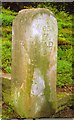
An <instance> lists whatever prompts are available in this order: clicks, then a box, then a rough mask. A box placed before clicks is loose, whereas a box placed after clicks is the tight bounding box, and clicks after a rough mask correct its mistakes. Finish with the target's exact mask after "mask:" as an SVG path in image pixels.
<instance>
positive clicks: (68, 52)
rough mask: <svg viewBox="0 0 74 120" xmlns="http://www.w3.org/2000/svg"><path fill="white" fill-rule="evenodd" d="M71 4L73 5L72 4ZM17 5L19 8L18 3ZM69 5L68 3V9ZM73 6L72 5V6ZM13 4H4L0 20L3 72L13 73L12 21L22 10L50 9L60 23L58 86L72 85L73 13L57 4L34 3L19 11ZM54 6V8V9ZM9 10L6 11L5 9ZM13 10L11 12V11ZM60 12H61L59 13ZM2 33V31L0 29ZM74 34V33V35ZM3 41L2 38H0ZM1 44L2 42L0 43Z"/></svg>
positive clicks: (62, 5)
mask: <svg viewBox="0 0 74 120" xmlns="http://www.w3.org/2000/svg"><path fill="white" fill-rule="evenodd" d="M70 4H71V3H70ZM15 5H17V6H19V4H18V3H15ZM68 5H69V4H67V3H66V7H67V6H68ZM71 5H72V4H71ZM12 6H13V5H12V3H9V4H8V5H7V4H6V3H3V7H2V13H1V14H0V19H2V33H1V34H0V36H2V65H1V66H0V68H1V67H2V70H3V71H4V72H7V73H11V61H12V57H11V47H12V21H13V19H14V18H15V16H16V15H17V12H16V11H18V10H19V9H21V8H23V7H24V8H28V9H29V8H32V7H34V8H36V7H37V8H38V7H39V8H40V7H42V8H48V9H50V10H51V11H53V13H54V14H55V16H56V18H57V21H58V61H57V85H58V86H59V87H62V86H64V85H71V84H72V83H73V81H72V78H71V76H72V44H73V36H72V27H73V26H72V13H71V11H68V9H66V11H65V5H64V4H60V3H59V6H61V8H60V10H58V9H59V8H58V7H57V5H56V4H55V3H53V4H51V3H38V4H37V3H36V4H35V3H34V4H33V3H32V4H29V5H26V4H24V6H23V4H22V7H19V9H18V10H16V9H14V8H13V7H12ZM53 6H54V7H53ZM4 7H5V8H7V9H5V8H4ZM16 8H17V7H16ZM10 9H11V10H10ZM59 11H60V12H59ZM0 32H1V29H0ZM73 34H74V33H73ZM0 40H1V37H0ZM0 43H1V42H0Z"/></svg>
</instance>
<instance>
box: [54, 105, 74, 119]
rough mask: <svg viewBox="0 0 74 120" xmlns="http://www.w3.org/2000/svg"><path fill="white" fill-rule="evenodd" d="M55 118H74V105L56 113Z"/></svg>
mask: <svg viewBox="0 0 74 120" xmlns="http://www.w3.org/2000/svg"><path fill="white" fill-rule="evenodd" d="M55 118H74V106H72V105H71V106H67V107H65V108H64V109H63V110H61V111H59V112H58V113H56V114H55Z"/></svg>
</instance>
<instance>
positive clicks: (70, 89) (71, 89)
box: [57, 85, 74, 94]
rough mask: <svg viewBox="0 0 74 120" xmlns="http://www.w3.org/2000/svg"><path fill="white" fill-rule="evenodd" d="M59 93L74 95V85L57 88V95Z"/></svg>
mask: <svg viewBox="0 0 74 120" xmlns="http://www.w3.org/2000/svg"><path fill="white" fill-rule="evenodd" d="M59 92H66V93H72V94H73V93H74V85H71V86H63V87H61V88H60V87H57V93H59Z"/></svg>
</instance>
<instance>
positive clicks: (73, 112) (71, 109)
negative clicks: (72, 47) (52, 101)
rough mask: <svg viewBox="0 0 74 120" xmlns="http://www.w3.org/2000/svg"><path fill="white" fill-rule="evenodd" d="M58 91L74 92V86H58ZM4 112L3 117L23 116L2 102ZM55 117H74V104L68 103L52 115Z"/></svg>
mask: <svg viewBox="0 0 74 120" xmlns="http://www.w3.org/2000/svg"><path fill="white" fill-rule="evenodd" d="M57 92H58V93H59V92H66V93H74V86H64V87H62V88H59V87H57ZM2 114H3V118H5V117H6V118H21V117H20V116H19V115H18V114H17V113H16V112H15V111H14V110H12V108H11V106H9V105H7V104H5V103H4V102H3V104H2ZM52 117H53V118H74V105H68V106H66V107H65V108H64V109H63V110H61V111H60V112H57V113H55V115H53V116H52Z"/></svg>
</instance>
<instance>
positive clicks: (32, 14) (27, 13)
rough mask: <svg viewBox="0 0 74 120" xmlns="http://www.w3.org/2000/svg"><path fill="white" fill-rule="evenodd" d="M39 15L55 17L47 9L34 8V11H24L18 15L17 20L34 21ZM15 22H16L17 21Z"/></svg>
mask: <svg viewBox="0 0 74 120" xmlns="http://www.w3.org/2000/svg"><path fill="white" fill-rule="evenodd" d="M38 14H48V15H49V16H50V15H52V16H54V17H55V15H54V14H53V13H52V12H51V11H50V10H49V9H46V8H32V9H22V10H20V11H19V12H18V15H17V16H16V18H15V20H17V19H21V18H26V20H29V19H31V18H32V19H33V18H34V17H35V16H36V15H38ZM15 20H14V21H15Z"/></svg>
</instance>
